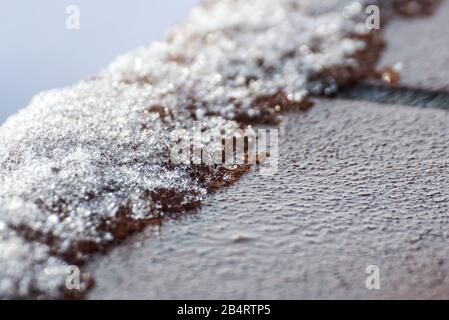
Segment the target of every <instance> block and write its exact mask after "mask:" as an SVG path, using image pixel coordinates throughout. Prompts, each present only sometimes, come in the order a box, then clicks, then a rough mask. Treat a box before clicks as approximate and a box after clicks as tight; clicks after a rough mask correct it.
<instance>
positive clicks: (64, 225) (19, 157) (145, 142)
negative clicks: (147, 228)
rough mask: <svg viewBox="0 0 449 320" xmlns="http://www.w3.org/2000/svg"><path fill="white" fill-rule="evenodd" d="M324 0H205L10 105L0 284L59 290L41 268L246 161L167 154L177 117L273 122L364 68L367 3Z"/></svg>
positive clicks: (136, 224) (191, 201) (75, 257)
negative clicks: (164, 28)
mask: <svg viewBox="0 0 449 320" xmlns="http://www.w3.org/2000/svg"><path fill="white" fill-rule="evenodd" d="M317 3H318V2H316V1H304V2H301V1H287V0H282V1H280V0H257V1H245V0H224V1H209V2H206V3H205V4H203V5H201V6H198V7H196V8H195V9H193V11H192V12H191V14H190V15H189V17H188V18H187V19H186V21H185V22H184V23H182V24H180V25H178V26H175V27H174V28H173V29H172V30H171V31H170V32H169V33H168V35H167V37H166V39H165V40H164V41H162V42H156V43H153V44H151V45H149V46H147V47H143V48H140V49H138V50H136V51H134V52H131V53H129V54H126V55H124V56H122V57H119V58H118V59H117V60H116V61H114V62H113V63H112V64H111V65H110V66H109V67H108V68H107V69H105V70H104V71H103V72H101V73H100V74H99V75H98V76H96V77H93V78H91V79H87V80H84V81H81V82H80V83H78V84H76V85H74V86H71V87H67V88H63V89H57V90H51V91H48V92H44V93H41V94H39V95H37V96H36V97H35V98H34V99H33V100H32V102H31V104H30V105H29V106H28V107H27V108H25V109H24V110H22V111H20V112H18V113H17V114H16V115H14V116H13V117H11V118H10V119H9V120H8V121H7V122H6V123H5V124H4V125H3V126H2V127H1V129H0V170H1V171H0V249H1V250H0V252H1V256H0V297H6V298H7V297H30V296H39V297H54V296H57V294H58V293H57V292H59V290H60V289H61V287H62V286H63V285H64V279H63V277H52V278H51V279H50V278H49V275H48V272H47V273H46V272H45V270H48V269H49V268H59V267H61V268H62V267H64V266H67V265H68V264H69V263H74V262H75V263H77V262H79V261H83V260H84V259H85V257H86V255H88V254H89V253H91V252H94V251H95V250H98V249H100V248H104V247H106V246H107V245H109V244H111V243H112V242H113V241H115V240H116V239H120V238H124V237H126V236H127V235H128V234H129V233H130V232H133V231H136V230H140V229H141V228H142V227H143V226H144V225H145V224H147V223H151V222H153V221H157V220H158V219H160V218H161V216H162V215H164V214H166V213H170V212H181V211H183V210H188V209H192V208H195V207H197V206H198V204H199V203H200V202H201V201H202V199H203V198H204V196H205V195H206V194H207V193H208V191H209V190H211V189H214V188H217V187H220V186H222V185H225V184H226V183H227V182H232V180H233V179H235V178H236V177H238V175H239V174H241V172H240V171H239V170H241V169H242V168H241V167H239V168H237V169H236V167H232V168H228V167H225V166H207V165H204V166H201V167H199V168H192V167H190V166H187V165H179V166H174V165H172V164H171V163H170V159H169V150H170V133H171V132H173V130H176V129H187V130H188V129H192V128H191V126H192V123H193V121H192V120H201V121H202V125H203V126H205V127H206V129H214V130H221V129H232V128H236V127H238V125H239V123H242V122H245V123H247V122H271V123H272V122H275V121H276V120H277V117H278V115H277V113H278V112H279V111H280V110H281V109H282V110H285V109H289V108H295V107H301V106H303V105H305V104H306V99H307V97H308V96H310V95H311V94H321V93H326V94H332V93H333V92H334V91H335V90H336V89H337V87H338V84H339V83H344V82H345V81H348V80H351V78H352V77H353V76H354V75H355V74H357V72H359V71H360V70H361V69H363V68H362V66H361V65H360V59H362V58H363V57H364V56H363V54H364V53H366V52H367V46H368V45H369V44H370V41H371V40H372V39H373V36H372V35H371V33H370V32H369V31H368V30H367V29H366V28H365V27H364V22H363V20H361V19H360V17H361V12H360V8H361V6H357V5H352V6H351V7H350V10H347V9H346V10H344V11H342V10H343V6H342V5H341V4H342V3H345V4H346V3H349V2H348V1H331V0H327V1H320V2H319V5H318V4H317ZM371 49H372V50H375V48H374V47H373V48H371ZM364 63H365V64H367V62H366V61H365V62H364Z"/></svg>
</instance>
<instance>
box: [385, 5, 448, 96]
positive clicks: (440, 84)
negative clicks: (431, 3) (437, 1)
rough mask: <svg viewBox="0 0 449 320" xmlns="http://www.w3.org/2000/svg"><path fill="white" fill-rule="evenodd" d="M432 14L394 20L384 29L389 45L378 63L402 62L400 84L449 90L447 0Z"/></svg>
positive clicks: (392, 63) (391, 63)
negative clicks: (430, 15)
mask: <svg viewBox="0 0 449 320" xmlns="http://www.w3.org/2000/svg"><path fill="white" fill-rule="evenodd" d="M442 2H443V3H442V4H441V6H440V7H438V9H437V11H436V13H435V14H434V16H432V17H424V18H414V19H395V20H393V21H391V22H390V23H389V25H388V27H386V29H385V38H386V40H387V43H388V47H387V49H386V50H385V53H384V56H383V58H382V59H381V61H380V64H379V65H381V66H385V65H394V64H395V63H397V62H402V63H403V65H404V69H403V70H402V72H400V73H401V78H402V79H401V81H400V84H402V85H407V86H412V87H415V88H419V89H429V90H449V32H448V26H447V23H448V21H449V1H447V0H443V1H442Z"/></svg>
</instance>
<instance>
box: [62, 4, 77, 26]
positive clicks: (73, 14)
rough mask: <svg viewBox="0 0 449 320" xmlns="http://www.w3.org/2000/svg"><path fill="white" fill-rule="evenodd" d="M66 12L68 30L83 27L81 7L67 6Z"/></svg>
mask: <svg viewBox="0 0 449 320" xmlns="http://www.w3.org/2000/svg"><path fill="white" fill-rule="evenodd" d="M65 14H66V19H65V27H66V28H67V29H68V30H79V29H80V28H81V21H80V8H79V7H78V6H76V5H70V6H67V7H66V8H65Z"/></svg>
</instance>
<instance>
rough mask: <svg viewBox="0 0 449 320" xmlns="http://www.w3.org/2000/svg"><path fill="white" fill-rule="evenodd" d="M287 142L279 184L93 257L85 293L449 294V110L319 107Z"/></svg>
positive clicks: (243, 189) (295, 120)
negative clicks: (373, 284) (370, 273)
mask: <svg viewBox="0 0 449 320" xmlns="http://www.w3.org/2000/svg"><path fill="white" fill-rule="evenodd" d="M282 137H283V138H282V140H281V142H280V167H279V172H278V173H277V174H276V175H274V176H272V177H262V176H260V175H258V174H257V173H250V174H248V175H247V176H245V177H244V178H243V179H241V180H240V181H239V182H238V183H237V184H236V185H235V186H233V187H230V188H228V189H226V190H222V191H221V192H219V193H217V194H215V195H213V196H211V197H210V198H209V202H208V204H206V205H205V206H204V207H203V209H202V210H201V211H200V212H199V213H197V214H194V215H188V216H185V217H183V218H181V219H179V220H170V221H167V222H166V223H164V224H163V226H162V227H161V228H160V229H159V230H156V229H152V230H151V229H149V230H147V232H146V233H144V234H141V235H139V236H138V237H136V238H133V239H130V240H129V241H128V242H127V243H125V244H123V245H121V246H119V247H117V248H115V249H114V250H113V251H112V252H110V254H108V256H106V257H97V259H96V261H94V262H93V263H91V264H90V265H88V268H90V269H91V270H92V271H93V275H94V276H95V277H96V279H97V286H96V288H95V289H94V290H93V291H92V292H91V294H90V296H89V297H90V298H151V299H154V298H184V299H185V298H192V299H193V298H205V299H210V298H224V299H226V298H233V299H239V298H252V299H258V298H368V299H369V298H448V297H449V296H448V293H447V292H448V288H449V265H448V263H449V261H448V258H447V257H448V256H449V248H448V246H447V243H448V240H449V228H448V226H449V194H448V186H449V170H448V169H449V160H448V150H449V113H447V112H445V111H442V110H432V109H429V110H423V109H417V108H407V107H400V106H385V105H379V104H373V103H367V102H357V101H355V102H346V101H338V100H334V101H325V100H323V101H320V102H319V103H317V105H316V106H315V107H314V108H313V109H312V110H310V111H309V112H308V113H306V114H291V115H289V116H287V118H286V122H285V126H284V127H283V133H282ZM371 264H374V265H377V266H378V267H379V268H380V274H381V290H378V291H370V290H367V289H366V288H365V279H366V277H367V275H366V274H365V268H366V267H367V266H368V265H371Z"/></svg>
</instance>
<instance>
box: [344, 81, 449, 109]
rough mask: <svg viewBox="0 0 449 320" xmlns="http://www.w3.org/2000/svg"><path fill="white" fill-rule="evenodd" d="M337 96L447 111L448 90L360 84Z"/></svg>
mask: <svg viewBox="0 0 449 320" xmlns="http://www.w3.org/2000/svg"><path fill="white" fill-rule="evenodd" d="M337 98H342V99H350V100H366V101H371V102H377V103H383V104H394V105H403V106H410V107H419V108H433V109H443V110H447V111H449V92H445V91H432V90H425V89H415V88H408V87H400V86H388V87H387V86H381V85H375V84H374V85H373V84H360V85H356V86H354V87H352V88H348V89H343V90H342V91H340V92H339V93H338V94H337Z"/></svg>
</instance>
